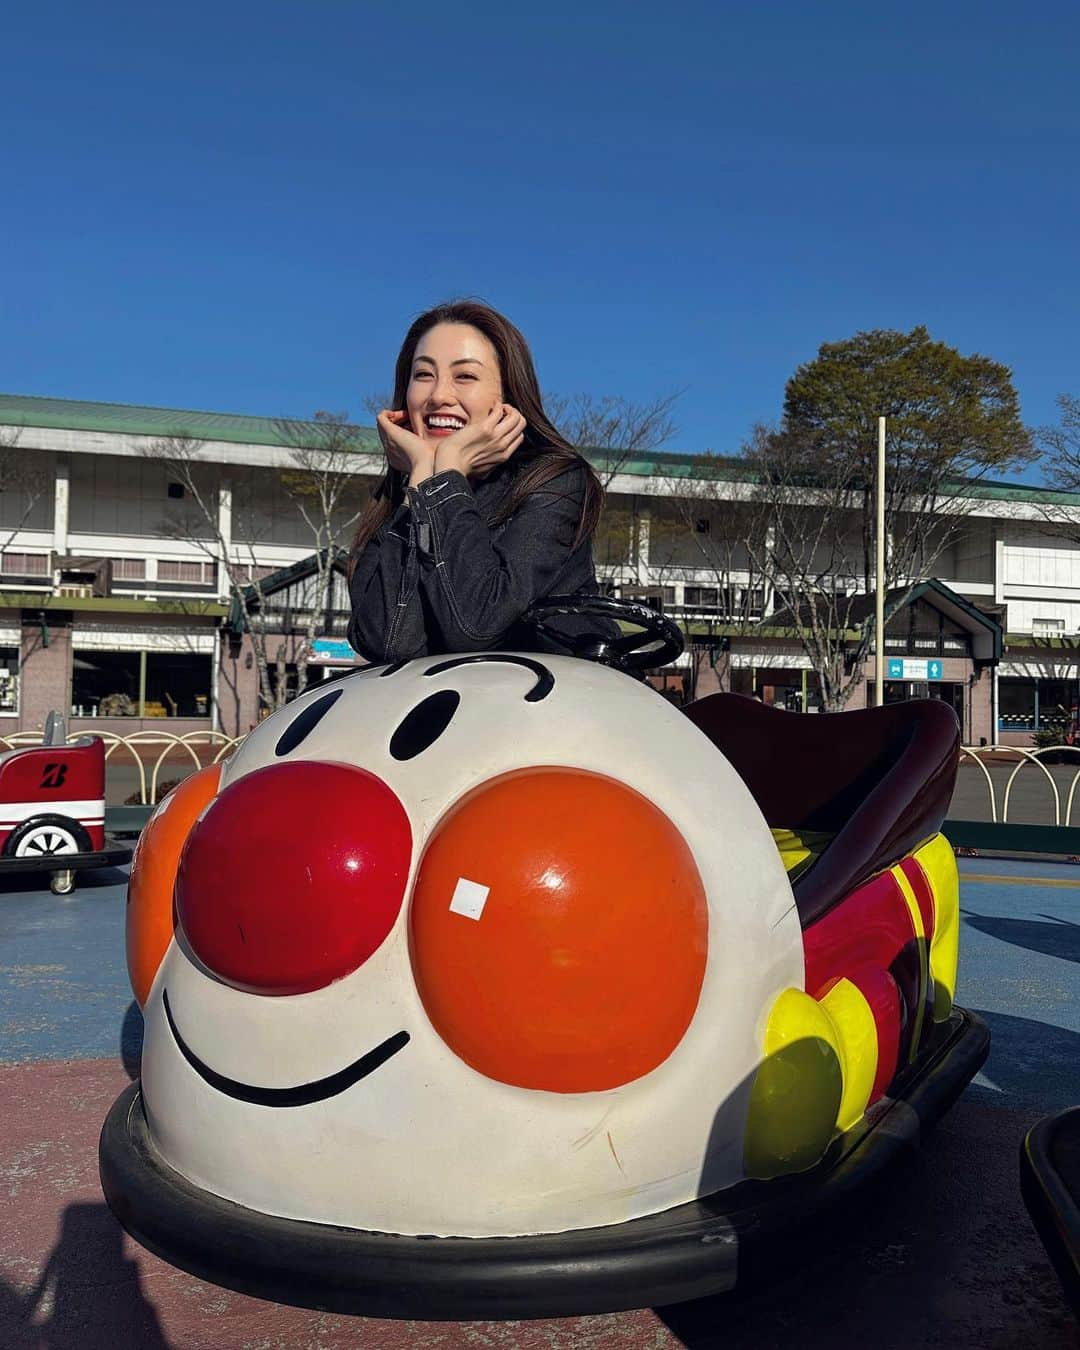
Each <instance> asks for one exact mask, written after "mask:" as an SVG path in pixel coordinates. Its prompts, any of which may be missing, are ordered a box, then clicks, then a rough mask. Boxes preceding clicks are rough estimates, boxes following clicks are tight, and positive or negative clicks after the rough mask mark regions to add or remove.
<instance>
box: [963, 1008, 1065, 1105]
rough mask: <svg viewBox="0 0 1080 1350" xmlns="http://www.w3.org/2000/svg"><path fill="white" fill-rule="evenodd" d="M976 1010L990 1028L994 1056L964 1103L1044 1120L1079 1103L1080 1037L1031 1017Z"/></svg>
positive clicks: (967, 1093)
mask: <svg viewBox="0 0 1080 1350" xmlns="http://www.w3.org/2000/svg"><path fill="white" fill-rule="evenodd" d="M974 1011H975V1012H977V1013H978V1014H979V1016H980V1017H981V1018H982V1019H983V1020H984V1021H985V1022H986V1023H987V1025H988V1026H989V1028H990V1057H989V1058H988V1059H987V1061H986V1063H985V1064H984V1065H983V1070H982V1073H981V1074H980V1075H979V1078H978V1079H977V1080H976V1081H975V1082H974V1083H972V1084H971V1085H970V1086H969V1087H968V1088H967V1090H966V1092H965V1094H964V1096H965V1099H966V1100H971V1101H977V1102H981V1103H983V1104H984V1105H986V1106H997V1107H1004V1108H1006V1109H1010V1110H1019V1111H1026V1110H1032V1111H1037V1112H1038V1114H1040V1115H1046V1114H1048V1113H1049V1112H1050V1111H1058V1110H1061V1109H1062V1108H1063V1107H1066V1106H1073V1105H1075V1104H1076V1103H1078V1102H1080V1034H1078V1033H1077V1032H1075V1031H1068V1030H1066V1029H1065V1028H1064V1027H1056V1026H1053V1025H1052V1024H1050V1023H1048V1022H1036V1021H1033V1020H1032V1019H1031V1018H1028V1017H1011V1016H1010V1015H1009V1014H1007V1013H999V1012H986V1011H985V1010H984V1009H982V1008H976V1009H974Z"/></svg>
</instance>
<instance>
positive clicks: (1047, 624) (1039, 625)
mask: <svg viewBox="0 0 1080 1350" xmlns="http://www.w3.org/2000/svg"><path fill="white" fill-rule="evenodd" d="M1031 629H1032V632H1033V633H1038V634H1042V635H1043V636H1044V637H1046V636H1050V635H1052V634H1054V633H1063V632H1064V631H1065V620H1064V619H1032V621H1031Z"/></svg>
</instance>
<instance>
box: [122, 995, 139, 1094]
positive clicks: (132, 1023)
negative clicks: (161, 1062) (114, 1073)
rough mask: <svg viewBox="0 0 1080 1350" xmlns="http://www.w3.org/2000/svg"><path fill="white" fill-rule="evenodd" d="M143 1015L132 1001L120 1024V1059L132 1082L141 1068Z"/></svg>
mask: <svg viewBox="0 0 1080 1350" xmlns="http://www.w3.org/2000/svg"><path fill="white" fill-rule="evenodd" d="M142 1044H143V1015H142V1010H141V1009H140V1008H139V1005H138V1004H137V1003H136V1002H135V1000H134V999H132V1001H131V1002H130V1003H129V1004H128V1006H127V1010H126V1012H125V1013H124V1020H123V1022H122V1023H121V1024H120V1058H121V1060H122V1061H123V1064H124V1072H125V1073H126V1074H127V1076H128V1077H129V1078H130V1079H131V1080H132V1081H133V1082H134V1080H135V1079H136V1078H138V1076H139V1070H140V1069H141V1067H142Z"/></svg>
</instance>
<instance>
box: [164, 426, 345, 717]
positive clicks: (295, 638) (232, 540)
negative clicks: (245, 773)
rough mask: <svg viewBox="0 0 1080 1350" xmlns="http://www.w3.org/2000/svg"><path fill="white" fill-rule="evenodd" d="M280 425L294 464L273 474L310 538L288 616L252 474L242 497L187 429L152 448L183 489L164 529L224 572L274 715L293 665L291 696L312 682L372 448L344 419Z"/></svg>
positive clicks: (261, 692) (266, 701) (265, 701)
mask: <svg viewBox="0 0 1080 1350" xmlns="http://www.w3.org/2000/svg"><path fill="white" fill-rule="evenodd" d="M277 429H278V432H279V435H280V437H281V439H282V441H283V443H284V444H286V445H288V447H289V452H288V455H289V461H290V462H289V464H288V465H286V466H284V467H282V468H279V469H277V470H273V471H271V476H272V479H273V482H274V483H275V484H277V485H278V486H280V488H281V489H282V491H283V493H284V495H285V497H286V498H287V499H288V501H289V502H290V503H291V505H292V507H293V509H294V510H295V511H296V513H297V515H298V516H299V518H300V519H301V520H302V521H303V522H304V524H305V525H306V527H307V530H308V531H309V532H310V540H311V547H312V552H313V556H314V566H315V573H314V575H313V576H312V577H310V578H309V579H308V580H307V583H306V585H305V586H304V591H303V595H302V596H301V597H300V598H299V601H298V603H296V604H295V605H294V606H293V607H292V609H291V611H290V613H289V614H287V615H285V614H281V613H278V612H277V611H276V610H275V607H274V605H273V602H272V598H271V597H269V596H268V595H267V593H266V591H265V589H264V584H263V583H264V580H265V577H266V574H267V570H268V569H267V568H266V566H265V564H264V563H262V562H260V545H261V544H266V543H267V542H268V539H267V535H268V533H269V526H268V523H267V522H266V521H265V519H264V518H263V516H262V512H261V510H260V505H259V502H258V501H257V499H256V498H255V496H254V495H253V494H252V492H251V491H250V488H251V480H250V478H249V479H248V482H247V484H246V487H247V488H248V491H247V492H246V493H245V492H244V491H243V490H242V489H241V487H240V485H238V484H237V483H235V482H232V481H229V480H226V479H225V478H224V477H223V476H222V475H221V474H217V473H214V472H213V469H212V466H210V465H208V464H207V463H206V461H205V459H204V458H203V452H204V450H205V443H204V442H203V441H201V440H198V439H196V438H194V437H191V436H188V435H186V434H184V433H175V434H173V435H171V436H166V437H163V438H161V439H159V440H157V441H155V442H154V443H153V444H152V445H151V446H150V448H149V449H148V451H147V452H146V453H147V457H148V458H150V459H153V460H156V461H157V462H159V463H161V464H162V465H163V466H164V467H165V469H166V470H167V471H168V473H169V474H170V475H171V477H172V478H173V479H174V480H175V481H176V482H177V483H178V484H179V485H180V487H181V489H182V496H181V498H180V501H181V502H182V503H183V505H182V506H180V505H178V507H177V508H176V509H175V510H173V511H172V512H171V513H170V514H169V515H168V516H167V518H166V519H165V521H164V522H163V528H164V531H165V533H166V534H167V535H169V536H170V537H172V538H174V539H184V540H186V541H190V542H192V543H194V544H195V545H196V546H197V547H198V548H200V549H201V551H202V552H203V553H204V554H205V555H206V557H207V558H209V559H212V560H213V561H214V562H215V563H216V564H217V565H218V566H219V567H220V568H221V569H222V572H223V574H224V577H225V579H226V582H227V590H228V594H229V596H230V598H231V599H232V600H233V602H234V604H235V606H236V608H237V609H238V610H239V612H240V614H241V615H242V616H243V618H244V622H245V624H246V626H247V630H248V633H249V635H250V637H251V643H252V653H253V657H254V661H255V666H256V671H257V674H258V684H259V697H260V700H261V702H262V704H263V705H264V706H265V707H266V708H268V709H270V710H274V709H277V708H280V707H282V706H283V705H284V703H285V702H286V701H287V699H288V697H289V694H290V692H291V691H290V689H289V681H288V667H289V665H290V664H292V665H294V666H295V668H296V690H295V692H296V693H301V692H302V691H303V690H304V689H305V688H306V686H307V678H308V665H309V662H310V659H311V654H312V650H313V643H314V639H315V637H316V635H317V634H318V632H319V631H320V628H321V627H323V626H324V625H325V624H326V622H327V617H328V614H329V611H330V609H331V592H332V585H333V569H334V564H335V563H336V562H337V561H338V560H339V558H340V556H341V555H342V553H343V551H344V547H345V545H346V543H347V540H348V537H349V534H350V531H351V530H352V528H353V526H354V525H355V524H356V521H357V519H358V517H359V515H360V512H361V510H362V508H363V505H364V502H365V500H366V489H365V488H364V487H363V485H362V481H361V475H362V474H366V473H367V472H369V466H368V464H367V463H366V462H365V461H364V460H363V459H362V458H361V455H362V454H363V453H364V452H365V451H366V450H367V446H366V445H365V444H363V442H362V441H361V438H360V435H359V432H358V430H357V429H356V428H355V427H353V426H351V425H350V424H349V422H348V419H347V415H346V414H344V413H341V414H338V413H326V412H319V413H316V414H315V418H314V420H313V421H312V422H297V421H289V420H282V421H280V422H279V423H278V424H277ZM223 497H224V499H225V502H227V504H228V509H227V510H225V509H223V506H224V502H223ZM226 520H228V521H229V525H228V528H227V529H226V527H225V521H226Z"/></svg>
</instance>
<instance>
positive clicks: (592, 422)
mask: <svg viewBox="0 0 1080 1350" xmlns="http://www.w3.org/2000/svg"><path fill="white" fill-rule="evenodd" d="M681 395H682V391H678V392H676V393H674V394H666V395H664V396H663V397H661V398H657V399H654V400H653V401H652V402H651V403H635V402H634V401H633V400H632V399H627V398H622V397H620V396H618V395H615V394H605V395H602V396H601V397H595V396H594V395H592V394H569V395H567V394H546V395H545V396H544V406H545V410H546V412H547V414H548V416H549V417H550V418H551V420H552V422H553V423H554V424H555V426H556V427H558V429H559V431H560V432H561V433H562V435H563V436H565V437H566V439H567V440H568V441H569V442H570V444H571V445H573V446H576V447H577V449H579V450H580V451H581V452H582V453H583V454H586V455H588V457H589V459H590V461H591V462H592V465H593V467H594V468H595V469H596V471H597V473H598V474H599V475H600V481H601V483H602V484H603V486H604V488H605V489H607V488H608V487H609V486H610V485H611V481H612V479H613V478H614V477H615V475H616V474H617V473H619V472H620V471H621V470H622V468H623V467H624V466H625V465H626V464H627V462H628V461H629V460H631V459H633V458H634V457H635V456H637V455H641V454H647V453H648V452H649V451H651V450H658V449H659V448H660V447H661V446H662V445H664V444H666V443H667V442H668V441H670V440H671V438H672V437H673V436H674V435H675V432H676V425H675V419H674V409H675V404H676V403H677V402H678V400H679V398H680V397H681Z"/></svg>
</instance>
